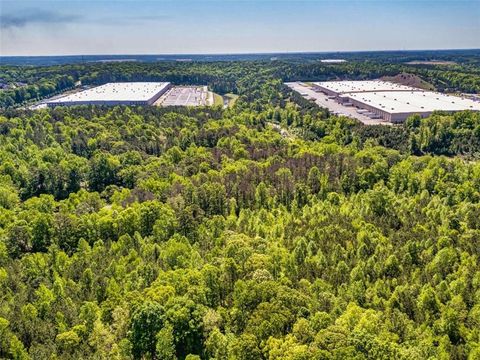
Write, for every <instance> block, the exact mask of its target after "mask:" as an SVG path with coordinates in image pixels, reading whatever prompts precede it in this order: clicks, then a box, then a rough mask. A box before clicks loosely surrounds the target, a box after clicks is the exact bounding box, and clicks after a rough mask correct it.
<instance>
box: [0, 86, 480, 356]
mask: <svg viewBox="0 0 480 360" xmlns="http://www.w3.org/2000/svg"><path fill="white" fill-rule="evenodd" d="M239 82H240V81H239ZM245 86H246V85H245ZM249 86H251V91H250V93H253V92H256V93H255V95H246V94H244V95H242V96H241V97H240V98H239V100H238V101H237V103H236V104H235V106H234V107H232V108H229V109H225V110H222V109H219V108H210V109H208V108H199V109H160V108H150V107H146V108H140V107H138V108H137V107H135V108H127V107H115V108H102V107H76V108H57V109H54V110H42V111H37V112H29V111H9V112H5V113H3V115H2V116H1V117H0V129H1V135H0V160H1V161H0V357H2V358H7V359H28V358H32V359H37V358H38V359H44V358H52V357H54V358H55V357H56V358H61V359H80V358H82V359H103V358H105V359H107V358H108V359H199V358H200V359H217V360H220V359H227V360H230V359H284V360H287V359H345V358H352V359H391V358H399V359H464V358H470V359H475V357H476V356H477V355H478V354H479V344H480V331H479V328H480V317H479V315H480V271H479V268H480V266H479V265H480V264H479V256H480V253H479V249H480V244H479V239H480V220H479V219H480V206H479V200H480V164H479V163H478V161H475V160H472V159H474V158H475V156H476V155H475V154H476V153H477V152H478V147H477V145H476V142H475V139H474V138H473V137H472V139H473V140H472V142H470V143H468V144H467V143H465V142H464V139H467V138H468V137H469V136H471V135H469V134H471V133H474V132H475V131H476V128H477V127H478V122H479V119H478V115H477V114H472V113H469V112H465V113H461V114H456V115H445V114H435V115H433V116H431V117H430V118H427V119H423V120H421V119H417V118H411V119H410V120H409V121H408V122H407V123H406V124H405V126H404V127H401V128H393V127H392V128H391V129H390V128H389V129H388V130H385V129H383V128H373V129H372V130H365V129H362V128H361V127H359V125H358V124H356V123H355V122H353V121H351V120H348V119H344V118H335V117H329V116H328V114H327V113H326V112H325V111H323V110H321V109H318V108H316V107H312V106H310V105H309V104H302V103H300V101H296V100H295V99H294V97H293V95H291V94H289V93H288V92H286V91H285V89H284V88H283V86H282V84H281V82H280V81H277V80H271V79H270V80H269V79H260V80H258V82H255V83H253V84H251V85H249ZM250 96H252V98H250ZM307 105H308V106H307ZM275 125H279V126H281V127H282V129H283V131H282V132H280V131H279V130H278V128H277V127H276V126H275ZM389 134H397V136H396V140H391V142H386V140H385V139H386V138H387V137H388V136H389ZM404 134H408V136H406V138H407V139H408V141H412V142H413V141H415V143H416V146H415V147H413V146H412V147H409V146H404V145H405V144H406V143H405V141H406V140H404V136H403V135H404ZM413 139H415V140H413ZM462 139H463V140H462ZM459 143H462V145H463V146H464V147H463V148H462V149H463V150H460V148H458V147H456V146H457V145H456V144H459ZM441 154H448V155H453V154H461V155H465V156H467V155H468V156H470V158H471V159H469V160H465V159H464V158H463V157H450V158H448V157H445V156H443V155H441Z"/></svg>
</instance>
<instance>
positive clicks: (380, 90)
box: [313, 80, 480, 123]
mask: <svg viewBox="0 0 480 360" xmlns="http://www.w3.org/2000/svg"><path fill="white" fill-rule="evenodd" d="M313 89H314V90H315V91H316V92H322V93H324V94H326V95H327V96H328V98H329V99H331V100H334V101H337V102H338V103H340V104H342V105H343V106H346V107H349V106H350V107H356V108H357V110H356V111H357V112H358V113H359V114H362V115H364V116H367V117H369V118H371V119H383V120H384V121H387V122H392V123H401V122H403V121H405V119H406V118H407V117H409V116H411V115H413V114H418V115H420V116H422V117H426V116H428V115H430V114H431V113H432V112H434V111H438V110H440V111H446V112H452V113H453V112H457V111H462V110H473V111H480V102H478V101H475V100H472V99H469V98H466V97H458V96H451V95H446V94H442V93H438V92H433V91H424V90H422V89H417V88H413V87H409V86H404V85H399V84H394V83H391V82H387V81H380V80H374V81H326V82H317V83H314V84H313Z"/></svg>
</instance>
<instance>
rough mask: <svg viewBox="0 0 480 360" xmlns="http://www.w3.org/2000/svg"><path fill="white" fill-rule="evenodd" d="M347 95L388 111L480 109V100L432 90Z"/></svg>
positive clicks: (421, 111) (392, 112) (414, 111)
mask: <svg viewBox="0 0 480 360" xmlns="http://www.w3.org/2000/svg"><path fill="white" fill-rule="evenodd" d="M344 96H345V97H348V98H351V99H354V100H357V101H360V102H362V103H364V104H366V105H370V106H372V107H375V108H377V109H380V110H383V111H385V112H387V113H391V114H394V113H423V112H432V111H435V110H441V111H462V110H474V111H480V102H476V101H473V100H470V99H466V98H461V97H458V96H451V95H446V94H441V93H437V92H432V91H412V92H409V91H382V92H364V93H349V94H345V95H344Z"/></svg>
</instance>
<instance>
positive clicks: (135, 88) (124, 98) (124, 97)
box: [47, 82, 170, 104]
mask: <svg viewBox="0 0 480 360" xmlns="http://www.w3.org/2000/svg"><path fill="white" fill-rule="evenodd" d="M169 85H170V83H168V82H120V83H108V84H105V85H101V86H97V87H94V88H91V89H88V90H84V91H81V92H78V93H75V94H71V95H67V96H64V97H61V98H59V99H55V100H51V101H49V102H47V103H63V104H65V103H95V102H97V103H103V102H105V103H107V102H118V103H120V102H147V101H149V100H151V99H152V98H154V97H155V96H156V95H157V94H158V93H160V92H164V91H165V90H166V89H167V88H168V87H169Z"/></svg>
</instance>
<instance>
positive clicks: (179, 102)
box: [155, 86, 208, 106]
mask: <svg viewBox="0 0 480 360" xmlns="http://www.w3.org/2000/svg"><path fill="white" fill-rule="evenodd" d="M155 105H158V106H205V105H208V89H207V87H206V86H174V87H172V88H171V89H170V90H168V91H167V92H166V93H165V94H163V95H162V96H161V97H160V98H159V99H158V100H157V102H156V103H155Z"/></svg>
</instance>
